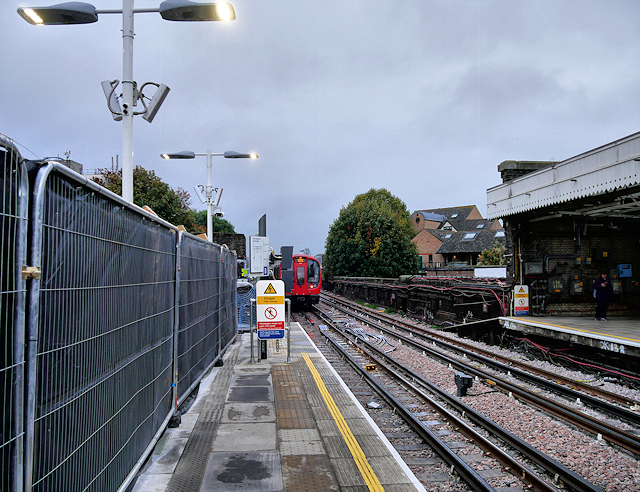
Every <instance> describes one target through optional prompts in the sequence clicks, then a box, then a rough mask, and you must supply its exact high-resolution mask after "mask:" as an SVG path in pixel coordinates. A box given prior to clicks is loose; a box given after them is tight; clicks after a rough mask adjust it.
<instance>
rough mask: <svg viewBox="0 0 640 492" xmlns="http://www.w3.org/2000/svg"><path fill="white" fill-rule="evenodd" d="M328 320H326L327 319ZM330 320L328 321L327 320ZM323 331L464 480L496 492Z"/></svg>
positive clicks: (477, 488)
mask: <svg viewBox="0 0 640 492" xmlns="http://www.w3.org/2000/svg"><path fill="white" fill-rule="evenodd" d="M325 321H326V320H325ZM326 322H328V321H326ZM321 333H322V334H323V335H324V336H325V338H326V339H327V341H329V343H331V345H332V346H333V347H334V348H335V349H336V350H337V351H338V353H339V354H340V355H341V356H342V357H343V358H344V359H345V360H346V361H347V362H348V363H349V365H350V366H351V367H353V368H354V369H355V370H356V371H357V372H358V373H359V374H360V375H361V376H362V377H363V378H366V380H367V383H368V384H369V385H370V386H371V387H372V388H373V389H374V391H375V392H376V393H378V394H379V395H380V397H381V398H383V399H384V400H385V401H386V402H387V403H388V404H389V405H391V407H393V408H394V409H395V411H396V413H397V414H398V415H400V416H401V417H402V419H403V420H404V421H405V422H407V423H408V424H409V425H410V426H411V428H412V429H413V430H414V431H415V432H416V434H418V435H419V436H420V437H421V438H422V439H424V441H425V442H427V443H428V444H429V445H430V446H431V447H432V448H433V450H434V451H435V452H436V453H437V454H438V455H439V456H440V457H441V458H442V459H443V460H444V461H445V462H447V464H449V466H451V467H452V469H453V470H455V471H456V472H457V473H458V475H459V476H460V477H461V479H462V480H464V482H465V483H466V484H467V485H469V486H470V487H472V489H473V490H475V491H477V492H496V490H495V489H494V488H493V487H492V486H491V485H489V484H488V483H487V482H486V481H485V480H484V479H483V478H482V477H481V476H480V475H479V474H478V473H477V472H476V471H475V470H473V468H471V467H470V466H469V465H468V464H467V463H466V462H465V461H464V460H463V459H462V458H460V457H459V456H458V455H456V454H455V453H454V452H453V450H451V449H450V448H449V447H448V446H447V445H446V444H445V443H444V442H443V441H442V440H441V439H440V438H439V437H438V436H437V435H436V434H435V433H434V432H433V431H431V430H430V429H429V428H427V427H426V426H425V425H424V424H423V423H422V422H420V420H418V418H416V417H415V416H414V415H413V413H411V412H410V411H409V409H408V408H407V407H405V406H404V405H403V404H402V403H400V401H399V400H397V399H396V398H395V397H394V396H393V395H391V394H390V393H389V392H388V391H387V390H386V389H385V388H384V387H383V386H382V385H381V384H380V383H378V381H376V380H375V379H373V378H372V377H371V375H369V374H368V373H367V372H366V371H365V370H364V369H363V368H362V367H361V366H360V364H358V362H357V361H356V360H355V359H354V358H353V357H352V356H351V355H350V354H349V353H348V352H346V351H345V350H344V349H343V348H342V347H341V346H340V344H338V343H337V342H336V341H335V340H333V339H332V338H331V337H330V336H328V335H327V334H326V333H324V332H322V331H321Z"/></svg>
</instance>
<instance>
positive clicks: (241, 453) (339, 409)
mask: <svg viewBox="0 0 640 492" xmlns="http://www.w3.org/2000/svg"><path fill="white" fill-rule="evenodd" d="M249 340H250V335H249V334H248V333H245V334H243V335H241V336H239V341H238V342H236V343H235V344H233V345H232V346H231V347H230V349H229V350H228V352H227V354H225V359H224V361H225V364H224V366H223V367H218V368H214V369H213V370H212V371H211V373H210V374H209V375H207V376H206V377H205V378H204V379H203V381H202V383H201V387H200V391H199V395H198V398H197V399H196V401H195V402H194V404H193V405H192V407H191V408H190V410H189V411H188V412H187V413H185V414H184V415H183V416H182V424H181V426H180V427H178V428H176V429H167V431H166V432H165V435H164V436H163V438H162V439H161V440H160V442H159V443H158V445H157V446H156V450H155V451H154V453H153V455H152V457H151V458H150V459H149V460H148V462H147V463H146V464H145V466H144V467H143V469H142V471H141V474H140V476H139V478H138V480H137V482H136V484H135V486H134V488H133V492H142V491H145V492H174V491H175V492H190V491H193V492H209V491H216V492H218V491H234V490H242V491H243V492H253V491H256V492H258V491H259V492H280V491H290V492H294V491H304V492H311V491H322V492H325V491H332V490H333V491H354V492H355V491H366V490H374V491H383V490H387V491H390V490H392V491H394V492H404V491H407V492H409V491H416V490H420V491H422V490H424V488H423V487H422V485H421V484H420V483H419V481H418V480H417V479H416V478H415V476H414V475H413V474H412V473H411V471H410V470H409V469H408V467H407V466H406V464H405V463H404V461H402V459H401V458H400V456H399V455H398V453H397V452H396V451H395V449H393V447H392V446H391V445H390V444H389V442H388V440H387V439H386V438H385V437H384V435H383V434H382V432H381V431H380V429H379V428H378V427H377V426H376V425H375V424H374V423H373V421H372V420H371V419H370V418H369V416H368V415H367V414H366V412H365V411H364V409H362V407H361V406H360V404H359V403H358V402H357V400H356V398H355V397H354V396H353V394H352V393H351V392H350V391H349V390H348V388H347V387H346V386H345V384H344V382H343V381H342V380H341V379H340V378H339V376H338V375H337V374H336V373H335V371H334V370H333V368H332V367H331V366H330V365H329V364H328V363H327V361H326V360H325V359H324V357H323V356H322V355H321V354H320V353H319V352H317V349H316V347H315V345H313V343H312V342H311V340H310V339H309V337H308V336H307V335H306V333H304V331H303V330H302V329H301V328H300V327H299V325H297V324H295V323H294V324H292V334H291V360H292V362H291V363H289V364H287V363H286V360H287V352H286V340H280V341H276V340H269V342H268V343H269V357H268V359H266V360H262V361H259V362H257V363H251V360H250V359H251V352H250V343H249ZM256 358H257V352H256Z"/></svg>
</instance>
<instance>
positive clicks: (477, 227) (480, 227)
mask: <svg viewBox="0 0 640 492" xmlns="http://www.w3.org/2000/svg"><path fill="white" fill-rule="evenodd" d="M483 227H484V224H478V225H477V226H476V229H482V228H483Z"/></svg>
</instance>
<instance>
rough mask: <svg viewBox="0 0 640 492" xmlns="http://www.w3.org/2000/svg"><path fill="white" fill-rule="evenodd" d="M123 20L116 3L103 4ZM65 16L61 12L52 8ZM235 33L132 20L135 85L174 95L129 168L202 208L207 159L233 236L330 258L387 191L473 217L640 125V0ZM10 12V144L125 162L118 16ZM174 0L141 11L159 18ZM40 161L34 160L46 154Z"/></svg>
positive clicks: (5, 73)
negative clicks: (108, 98) (528, 174)
mask: <svg viewBox="0 0 640 492" xmlns="http://www.w3.org/2000/svg"><path fill="white" fill-rule="evenodd" d="M92 1H93V3H94V5H95V6H96V8H98V9H118V8H121V7H122V3H121V2H120V1H117V0H92ZM51 3H52V4H53V3H57V1H56V0H53V1H52V2H51ZM232 4H233V6H234V8H235V11H236V15H237V20H236V21H234V22H230V23H221V22H168V21H164V20H162V18H161V17H160V15H159V14H157V13H140V14H136V15H135V31H136V38H135V41H134V79H135V80H136V81H137V82H138V84H139V85H141V84H142V83H144V82H147V81H153V82H157V83H163V84H166V85H168V86H169V87H170V88H171V92H170V93H169V95H168V97H167V99H166V100H165V102H164V105H163V106H162V108H161V109H160V111H159V113H158V115H157V116H156V119H155V120H154V121H153V123H152V124H149V123H147V122H146V121H145V120H143V119H142V118H141V117H139V116H138V117H136V118H134V165H141V166H143V167H145V168H147V169H153V170H155V172H156V173H157V174H158V175H159V176H160V177H161V178H162V179H163V180H165V181H166V182H168V183H169V184H170V185H171V186H172V187H174V188H175V187H181V188H183V189H185V190H186V191H188V192H190V193H191V195H192V206H193V207H194V208H196V209H198V210H201V209H204V206H203V205H202V204H201V203H200V202H199V201H198V199H197V197H196V196H195V193H194V191H193V187H194V186H196V185H198V184H204V183H205V182H206V165H205V164H206V159H205V158H204V157H198V158H196V159H195V160H189V161H164V160H162V159H160V157H159V154H160V153H162V152H176V151H180V150H192V151H194V152H206V150H207V149H208V148H210V149H212V150H213V152H223V151H225V150H236V151H240V152H244V151H253V152H257V153H258V154H259V155H260V159H259V160H257V161H252V160H229V159H223V158H220V157H214V160H213V184H214V186H221V187H223V188H224V193H223V196H222V200H221V206H222V208H223V209H224V211H225V213H226V216H225V218H227V219H229V220H230V221H231V222H232V223H233V224H234V225H235V227H236V231H237V232H241V233H244V234H245V235H246V236H247V237H248V236H250V235H253V234H256V233H257V222H258V219H259V218H260V217H261V216H262V215H263V214H267V233H268V236H269V237H270V242H271V245H272V246H273V247H274V249H275V250H276V251H279V249H280V246H282V245H292V246H294V250H295V251H298V250H300V249H302V248H310V249H311V252H312V253H314V254H317V253H320V252H322V251H323V250H324V243H325V239H326V235H327V231H328V229H329V226H330V225H331V223H332V222H333V221H334V220H335V219H336V218H337V217H338V214H339V212H340V208H341V207H343V206H346V205H347V204H348V203H349V202H350V201H351V200H353V198H354V197H355V196H356V195H357V194H360V193H363V192H366V191H368V190H369V189H371V188H387V189H388V190H389V191H390V192H391V193H393V194H394V195H396V196H398V197H399V198H401V199H402V200H403V201H404V202H405V203H406V205H407V208H408V209H409V211H410V212H413V211H415V210H419V209H427V208H439V207H450V206H459V205H472V204H475V205H477V206H478V208H479V209H480V211H481V213H482V214H483V215H484V216H486V208H487V207H486V190H487V188H490V187H492V186H495V185H497V184H499V183H500V175H499V173H498V172H497V166H498V164H499V163H500V162H502V161H504V160H509V159H515V160H551V159H554V160H563V159H566V158H568V157H571V156H573V155H576V154H579V153H581V152H584V151H587V150H589V149H592V148H594V147H598V146H600V145H603V144H605V143H608V142H611V141H613V140H616V139H618V138H621V137H624V136H627V135H629V134H632V133H635V132H637V131H640V124H639V123H640V2H638V1H636V0H622V1H616V0H592V1H590V0H564V1H563V0H548V1H545V0H532V1H518V0H446V1H432V0H385V1H379V0H232ZM29 5H31V6H34V5H35V6H41V5H47V2H46V0H45V1H41V0H36V1H34V2H33V3H30V2H29V1H28V0H24V1H22V0H21V1H19V2H16V1H9V2H6V1H5V2H2V6H1V7H0V8H1V9H2V12H1V14H0V41H1V45H2V46H3V62H4V63H3V69H2V75H1V76H0V133H4V134H5V135H7V136H9V137H11V138H13V139H14V140H15V141H16V142H17V143H18V144H20V145H21V146H23V147H21V152H22V154H23V155H24V156H25V157H28V158H35V157H36V156H37V157H40V158H42V157H47V156H61V157H63V156H64V152H65V151H71V159H73V160H76V161H78V162H81V163H82V164H83V165H84V166H85V168H98V167H110V166H111V160H112V158H114V159H115V156H116V155H120V154H122V126H121V124H120V123H117V122H115V121H113V120H112V118H111V115H110V113H109V112H108V110H107V107H106V102H105V99H104V96H103V93H102V88H101V86H100V82H101V81H102V80H107V79H120V80H121V79H122V34H121V28H122V16H121V15H114V14H109V15H106V14H105V15H100V17H99V21H98V22H97V23H94V24H88V25H81V26H43V27H35V26H31V25H30V24H27V23H26V22H25V21H24V20H22V19H21V18H20V17H19V15H18V14H17V13H16V9H17V7H20V6H29ZM159 5H160V0H137V1H136V3H135V7H136V8H156V7H158V6H159ZM34 154H35V155H34Z"/></svg>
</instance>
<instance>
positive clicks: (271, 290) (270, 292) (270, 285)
mask: <svg viewBox="0 0 640 492" xmlns="http://www.w3.org/2000/svg"><path fill="white" fill-rule="evenodd" d="M264 293H265V294H275V293H276V289H274V288H273V285H272V284H271V283H269V287H267V288H266V289H265V291H264Z"/></svg>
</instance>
